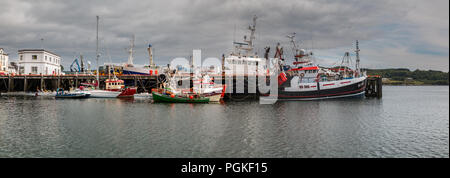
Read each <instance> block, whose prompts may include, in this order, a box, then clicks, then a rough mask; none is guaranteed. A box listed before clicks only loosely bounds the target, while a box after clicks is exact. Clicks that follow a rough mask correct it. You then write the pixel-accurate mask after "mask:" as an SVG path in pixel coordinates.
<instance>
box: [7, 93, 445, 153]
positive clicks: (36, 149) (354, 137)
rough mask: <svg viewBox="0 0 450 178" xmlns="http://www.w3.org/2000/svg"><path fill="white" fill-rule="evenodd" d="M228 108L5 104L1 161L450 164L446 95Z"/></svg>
mask: <svg viewBox="0 0 450 178" xmlns="http://www.w3.org/2000/svg"><path fill="white" fill-rule="evenodd" d="M383 89H384V91H383V94H384V97H383V98H382V99H368V98H365V99H339V100H324V101H299V102H292V101H291V102H278V103H276V104H274V105H260V104H259V103H258V102H257V101H256V102H255V101H252V102H227V103H224V104H152V103H151V101H150V100H142V99H135V100H119V99H85V100H69V99H66V100H59V99H58V100H55V99H53V98H34V97H0V157H447V158H448V157H449V87H448V86H442V87H441V86H439V87H437V86H420V87H418V86H411V87H406V86H385V87H384V88H383Z"/></svg>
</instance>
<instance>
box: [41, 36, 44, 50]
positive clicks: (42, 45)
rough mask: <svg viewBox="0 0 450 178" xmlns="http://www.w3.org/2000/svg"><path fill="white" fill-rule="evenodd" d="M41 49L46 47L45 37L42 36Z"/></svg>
mask: <svg viewBox="0 0 450 178" xmlns="http://www.w3.org/2000/svg"><path fill="white" fill-rule="evenodd" d="M41 49H44V38H41Z"/></svg>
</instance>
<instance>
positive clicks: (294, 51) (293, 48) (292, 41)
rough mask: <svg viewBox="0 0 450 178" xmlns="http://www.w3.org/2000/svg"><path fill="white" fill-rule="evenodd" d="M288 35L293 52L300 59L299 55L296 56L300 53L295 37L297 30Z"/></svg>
mask: <svg viewBox="0 0 450 178" xmlns="http://www.w3.org/2000/svg"><path fill="white" fill-rule="evenodd" d="M286 37H287V38H289V39H290V40H291V43H292V52H293V53H294V58H295V60H296V61H298V59H297V57H296V56H297V55H298V49H297V45H296V44H295V40H294V38H295V32H294V33H292V35H287V36H286Z"/></svg>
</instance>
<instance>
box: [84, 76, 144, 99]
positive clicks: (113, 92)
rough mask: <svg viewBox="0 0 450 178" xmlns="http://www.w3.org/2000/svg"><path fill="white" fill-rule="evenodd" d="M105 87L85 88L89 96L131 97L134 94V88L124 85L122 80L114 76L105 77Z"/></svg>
mask: <svg viewBox="0 0 450 178" xmlns="http://www.w3.org/2000/svg"><path fill="white" fill-rule="evenodd" d="M105 85H106V86H105V89H104V90H100V89H94V90H87V91H88V92H89V93H90V94H91V98H132V97H134V94H136V88H134V87H125V85H124V81H123V80H120V79H118V78H117V77H116V76H114V77H113V78H109V79H106V81H105Z"/></svg>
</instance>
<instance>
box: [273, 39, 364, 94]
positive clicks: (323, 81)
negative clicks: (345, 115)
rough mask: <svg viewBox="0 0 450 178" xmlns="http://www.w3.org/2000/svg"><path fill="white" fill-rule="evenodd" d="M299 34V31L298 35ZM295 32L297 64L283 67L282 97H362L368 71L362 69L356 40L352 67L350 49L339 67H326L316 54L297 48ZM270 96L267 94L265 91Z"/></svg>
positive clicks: (280, 86) (280, 75)
mask: <svg viewBox="0 0 450 178" xmlns="http://www.w3.org/2000/svg"><path fill="white" fill-rule="evenodd" d="M294 35H295V34H294ZM294 35H292V36H288V37H289V38H291V42H292V44H293V46H294V47H293V49H294V57H295V62H294V63H293V64H294V66H282V67H281V69H282V71H281V72H280V74H279V75H278V86H279V89H278V95H277V97H278V100H317V99H330V98H344V97H362V96H364V93H365V87H366V78H367V76H366V74H365V73H362V72H361V69H360V66H359V63H360V59H359V46H358V41H357V42H356V65H355V69H351V68H350V66H349V64H350V61H351V59H350V54H349V52H346V53H345V55H344V57H343V58H342V61H341V63H340V65H339V66H337V67H333V68H324V67H320V66H318V65H316V64H314V63H313V62H312V61H311V57H312V55H313V54H312V53H307V52H306V51H305V50H304V49H296V45H295V41H294ZM265 96H267V94H265Z"/></svg>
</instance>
